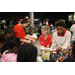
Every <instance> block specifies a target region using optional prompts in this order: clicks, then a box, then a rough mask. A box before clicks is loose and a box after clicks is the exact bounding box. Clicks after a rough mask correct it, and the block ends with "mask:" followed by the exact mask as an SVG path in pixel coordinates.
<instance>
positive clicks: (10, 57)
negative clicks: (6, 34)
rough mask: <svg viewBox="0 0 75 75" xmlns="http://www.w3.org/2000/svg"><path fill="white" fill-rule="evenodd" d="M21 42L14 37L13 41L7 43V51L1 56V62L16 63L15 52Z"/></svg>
mask: <svg viewBox="0 0 75 75" xmlns="http://www.w3.org/2000/svg"><path fill="white" fill-rule="evenodd" d="M20 45H21V42H20V38H18V37H16V38H15V39H13V40H11V41H9V42H8V47H9V50H6V51H5V52H4V53H3V55H2V59H1V61H2V62H16V61H17V50H18V48H19V47H20Z"/></svg>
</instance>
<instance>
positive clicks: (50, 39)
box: [39, 35, 52, 47]
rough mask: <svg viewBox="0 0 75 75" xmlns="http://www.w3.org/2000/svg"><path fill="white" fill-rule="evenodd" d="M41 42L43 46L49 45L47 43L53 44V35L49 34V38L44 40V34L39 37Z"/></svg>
mask: <svg viewBox="0 0 75 75" xmlns="http://www.w3.org/2000/svg"><path fill="white" fill-rule="evenodd" d="M39 42H41V45H42V46H45V47H46V46H47V45H52V36H51V35H48V37H47V39H46V40H44V35H41V36H40V37H39Z"/></svg>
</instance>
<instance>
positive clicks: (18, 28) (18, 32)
mask: <svg viewBox="0 0 75 75" xmlns="http://www.w3.org/2000/svg"><path fill="white" fill-rule="evenodd" d="M13 30H14V32H15V37H20V38H21V39H25V31H24V30H23V27H22V26H21V25H19V24H17V25H15V26H14V28H13Z"/></svg>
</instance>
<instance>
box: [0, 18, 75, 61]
mask: <svg viewBox="0 0 75 75" xmlns="http://www.w3.org/2000/svg"><path fill="white" fill-rule="evenodd" d="M29 23H30V19H29V18H23V19H22V20H21V21H20V22H19V23H18V24H16V25H15V26H14V28H13V29H12V28H10V27H9V28H7V29H6V30H5V34H0V50H1V54H2V56H1V62H37V56H38V49H39V46H40V45H41V46H44V47H46V48H51V49H52V50H53V51H54V50H55V51H56V53H57V54H59V53H63V55H65V54H66V53H69V54H70V57H69V58H67V59H65V60H64V61H68V62H69V61H75V30H74V28H75V22H73V25H72V26H71V28H70V31H67V30H65V26H66V23H65V21H64V20H62V19H60V20H58V21H57V22H55V26H56V31H55V32H54V33H53V36H51V35H50V29H49V24H48V23H45V22H43V24H42V23H41V22H39V24H37V25H38V32H39V33H40V35H39V38H37V35H36V34H35V33H34V29H33V28H31V27H30V28H29V34H28V35H26V30H25V28H26V27H27V26H28V25H29ZM51 26H52V24H51ZM52 27H53V26H52ZM71 35H73V36H72V41H71ZM36 40H38V42H37V46H34V44H33V43H34V42H35V41H36ZM70 41H71V42H70Z"/></svg>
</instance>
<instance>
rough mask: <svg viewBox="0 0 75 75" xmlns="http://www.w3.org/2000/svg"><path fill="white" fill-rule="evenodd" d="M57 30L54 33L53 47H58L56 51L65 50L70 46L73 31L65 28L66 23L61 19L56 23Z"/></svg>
mask: <svg viewBox="0 0 75 75" xmlns="http://www.w3.org/2000/svg"><path fill="white" fill-rule="evenodd" d="M55 25H56V29H57V31H56V32H54V33H53V40H52V42H53V44H52V46H51V48H52V49H54V48H55V49H56V52H57V53H59V52H63V51H64V50H65V49H67V48H68V47H69V46H70V39H71V33H70V32H69V31H66V30H65V25H66V23H65V22H64V21H63V20H59V21H57V22H56V23H55Z"/></svg>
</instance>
